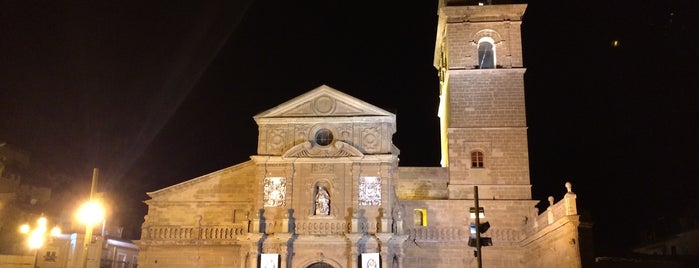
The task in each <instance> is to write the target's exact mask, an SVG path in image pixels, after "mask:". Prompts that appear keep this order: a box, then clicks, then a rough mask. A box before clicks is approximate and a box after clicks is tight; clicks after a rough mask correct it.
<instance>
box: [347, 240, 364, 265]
mask: <svg viewBox="0 0 699 268" xmlns="http://www.w3.org/2000/svg"><path fill="white" fill-rule="evenodd" d="M345 236H347V238H348V239H349V240H350V258H351V260H350V266H349V267H359V262H358V261H357V260H358V259H359V253H360V252H359V248H358V245H357V243H359V240H360V239H362V237H363V236H364V234H360V233H350V234H345Z"/></svg>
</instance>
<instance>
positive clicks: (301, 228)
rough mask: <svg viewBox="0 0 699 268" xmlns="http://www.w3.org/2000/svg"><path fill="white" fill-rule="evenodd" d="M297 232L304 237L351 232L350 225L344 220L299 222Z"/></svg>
mask: <svg viewBox="0 0 699 268" xmlns="http://www.w3.org/2000/svg"><path fill="white" fill-rule="evenodd" d="M295 231H296V233H297V234H304V235H332V234H345V233H348V231H349V225H348V224H347V222H346V221H344V220H310V221H297V222H296V230H295Z"/></svg>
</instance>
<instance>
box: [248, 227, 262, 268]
mask: <svg viewBox="0 0 699 268" xmlns="http://www.w3.org/2000/svg"><path fill="white" fill-rule="evenodd" d="M260 238H262V234H260V233H250V234H248V241H250V242H249V244H248V247H249V250H248V263H247V264H246V267H247V268H257V259H258V258H259V256H260V251H259V243H260Z"/></svg>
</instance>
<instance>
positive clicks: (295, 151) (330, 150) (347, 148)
mask: <svg viewBox="0 0 699 268" xmlns="http://www.w3.org/2000/svg"><path fill="white" fill-rule="evenodd" d="M352 156H360V157H361V156H364V154H362V152H360V151H359V150H358V149H357V148H354V146H352V145H349V144H347V143H345V142H341V141H336V142H335V143H334V144H332V145H329V146H318V145H316V144H314V143H311V142H309V141H307V142H304V143H301V144H299V145H296V146H294V147H292V148H291V149H289V150H288V151H286V153H284V155H283V156H282V157H287V158H288V157H352Z"/></svg>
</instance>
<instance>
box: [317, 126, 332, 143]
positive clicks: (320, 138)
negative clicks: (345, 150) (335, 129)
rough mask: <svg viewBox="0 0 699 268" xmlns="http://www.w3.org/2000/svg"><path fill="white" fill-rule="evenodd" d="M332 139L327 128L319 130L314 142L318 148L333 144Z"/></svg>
mask: <svg viewBox="0 0 699 268" xmlns="http://www.w3.org/2000/svg"><path fill="white" fill-rule="evenodd" d="M333 138H334V137H333V133H332V132H331V131H330V130H329V129H327V128H322V129H319V130H318V131H317V132H316V135H315V141H316V143H317V144H318V145H320V146H326V145H330V143H332V142H333Z"/></svg>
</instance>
